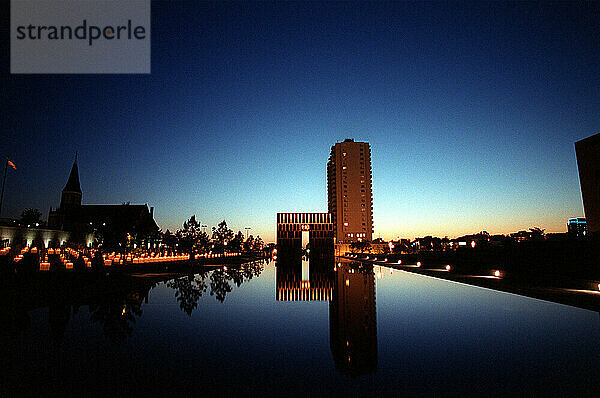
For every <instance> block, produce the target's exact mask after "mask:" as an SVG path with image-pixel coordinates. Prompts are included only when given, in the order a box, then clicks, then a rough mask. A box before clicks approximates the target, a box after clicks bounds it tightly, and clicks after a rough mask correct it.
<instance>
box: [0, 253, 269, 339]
mask: <svg viewBox="0 0 600 398" xmlns="http://www.w3.org/2000/svg"><path fill="white" fill-rule="evenodd" d="M263 269H264V263H263V262H262V261H261V262H253V263H248V264H242V265H240V266H226V267H222V268H219V269H217V270H214V271H206V272H204V273H202V274H198V275H185V276H182V277H179V278H176V279H172V278H173V277H172V276H170V275H156V276H151V277H131V276H127V275H114V276H110V277H108V276H107V277H106V278H105V277H96V276H92V277H90V276H89V275H83V276H77V275H68V276H64V275H63V276H59V277H56V278H54V279H40V280H35V279H32V280H30V281H28V282H27V283H23V284H21V285H18V286H12V285H11V286H5V287H4V288H3V289H0V300H1V302H2V303H3V305H2V306H0V322H1V323H2V328H0V337H2V336H7V337H9V336H12V337H16V336H20V335H22V334H23V333H24V332H25V331H26V330H27V329H28V327H29V326H30V323H31V322H30V317H29V311H31V310H34V309H37V308H44V307H47V308H48V330H49V335H50V338H51V341H52V342H53V344H54V345H55V346H56V347H60V346H61V345H62V343H63V338H64V334H65V331H66V330H67V326H68V324H69V321H70V320H71V317H72V315H75V314H77V312H78V311H79V307H80V306H82V305H87V306H88V308H89V314H90V321H91V322H92V323H95V324H100V325H101V326H102V330H103V334H104V336H105V337H106V338H107V339H108V340H109V341H110V342H111V343H112V344H113V345H115V346H118V345H120V344H121V343H122V342H123V341H125V339H126V338H127V337H128V336H131V334H132V332H133V327H134V325H135V323H136V319H137V318H139V317H141V316H142V313H143V311H142V304H143V303H144V302H145V303H147V302H148V294H149V292H150V290H152V288H154V287H155V286H156V285H157V284H159V283H161V282H166V285H167V286H168V287H170V288H171V289H173V290H174V291H175V297H176V299H177V301H178V303H179V307H180V308H181V310H182V311H184V312H185V313H186V314H188V315H191V314H192V312H193V311H194V310H195V309H196V308H197V306H198V300H199V299H200V297H202V295H203V294H204V293H205V292H206V291H207V290H208V288H209V287H210V295H211V296H215V298H216V299H217V300H218V301H220V302H223V301H224V300H225V296H226V295H227V293H229V292H231V290H232V287H231V284H230V282H233V284H234V285H235V286H238V287H239V286H241V284H242V283H243V282H245V281H248V280H250V279H252V278H253V277H255V276H258V275H260V273H261V272H262V271H263Z"/></svg>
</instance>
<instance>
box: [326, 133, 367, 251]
mask: <svg viewBox="0 0 600 398" xmlns="http://www.w3.org/2000/svg"><path fill="white" fill-rule="evenodd" d="M327 193H328V195H327V196H328V208H329V213H331V214H332V216H333V224H334V229H335V238H336V242H337V243H343V242H354V241H357V240H368V241H370V240H371V238H372V236H373V198H372V192H371V149H370V147H369V143H368V142H354V140H353V139H347V140H344V142H338V143H337V144H335V145H333V146H332V147H331V155H330V156H329V161H328V162H327Z"/></svg>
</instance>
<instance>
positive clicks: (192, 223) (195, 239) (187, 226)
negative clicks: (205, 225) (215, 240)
mask: <svg viewBox="0 0 600 398" xmlns="http://www.w3.org/2000/svg"><path fill="white" fill-rule="evenodd" d="M176 237H177V239H178V242H179V246H180V247H181V248H182V250H185V251H187V252H188V253H190V254H193V253H194V252H195V251H198V252H201V253H202V252H204V251H206V250H207V248H208V246H209V243H210V239H209V237H208V235H207V234H206V232H203V231H202V226H201V225H200V223H199V222H198V221H197V220H196V216H195V215H193V216H191V217H190V219H189V220H188V221H186V222H184V223H183V229H180V230H178V231H177V233H176Z"/></svg>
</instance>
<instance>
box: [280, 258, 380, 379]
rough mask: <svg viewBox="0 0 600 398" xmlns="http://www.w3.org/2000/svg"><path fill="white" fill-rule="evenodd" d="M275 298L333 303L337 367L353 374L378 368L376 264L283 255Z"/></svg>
mask: <svg viewBox="0 0 600 398" xmlns="http://www.w3.org/2000/svg"><path fill="white" fill-rule="evenodd" d="M307 270H308V272H307ZM276 299H277V300H278V301H327V302H329V328H330V330H329V344H330V348H331V353H332V356H333V361H334V363H335V367H336V369H337V370H339V371H340V372H343V373H346V374H349V375H352V376H358V375H362V374H368V373H373V372H375V371H376V370H377V308H376V302H375V275H374V272H373V267H372V266H370V265H363V264H361V263H358V262H356V263H355V262H337V263H336V262H335V258H334V256H333V253H331V255H330V256H329V255H323V253H319V255H313V256H307V255H305V256H301V255H294V256H283V257H281V256H279V257H278V258H277V262H276Z"/></svg>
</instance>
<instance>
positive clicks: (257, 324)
mask: <svg viewBox="0 0 600 398" xmlns="http://www.w3.org/2000/svg"><path fill="white" fill-rule="evenodd" d="M71 275H72V276H73V274H71ZM88 278H89V279H88ZM36 283H37V284H30V285H27V284H21V286H20V287H19V288H16V287H15V288H13V289H6V288H5V289H4V290H3V291H2V292H1V293H0V299H1V300H2V306H1V307H0V308H1V310H0V317H1V319H0V321H1V322H2V325H3V328H2V329H1V332H0V333H1V334H2V341H3V344H2V345H1V346H0V374H2V383H1V384H0V390H1V391H0V392H1V393H2V395H3V396H111V397H112V396H148V395H150V396H157V395H158V396H211V397H213V396H282V395H283V396H398V395H408V396H414V395H419V396H423V395H425V396H431V395H435V396H515V395H519V396H520V395H527V396H530V395H535V396H556V395H563V396H598V394H600V389H599V385H598V381H597V375H598V372H599V371H600V366H599V364H598V358H599V357H600V343H599V339H598V335H599V333H600V317H599V316H598V313H597V312H592V311H589V310H584V309H579V308H574V307H570V306H565V305H561V304H556V303H551V302H547V301H541V300H537V299H533V298H528V297H522V296H518V295H514V294H508V293H504V292H498V291H493V290H489V289H481V288H479V287H474V286H469V285H465V284H462V283H454V282H450V281H445V280H442V279H437V278H429V277H426V276H423V275H417V274H414V273H407V272H402V271H399V270H393V269H390V268H388V267H384V266H381V267H380V266H378V265H375V266H373V265H372V264H365V263H360V262H353V261H338V262H336V263H328V262H318V261H313V262H309V261H302V262H301V263H296V262H294V263H286V262H285V261H278V262H277V263H275V262H269V263H267V262H260V261H259V262H253V263H246V264H239V265H235V264H228V265H222V266H218V267H212V268H206V269H204V270H198V271H197V272H195V273H194V274H180V273H137V274H110V275H104V276H102V277H100V278H96V279H93V278H91V277H90V276H84V277H83V278H82V279H80V280H75V279H72V280H70V281H69V280H67V279H62V280H60V279H54V280H50V279H48V280H46V281H41V280H40V281H39V282H36Z"/></svg>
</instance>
